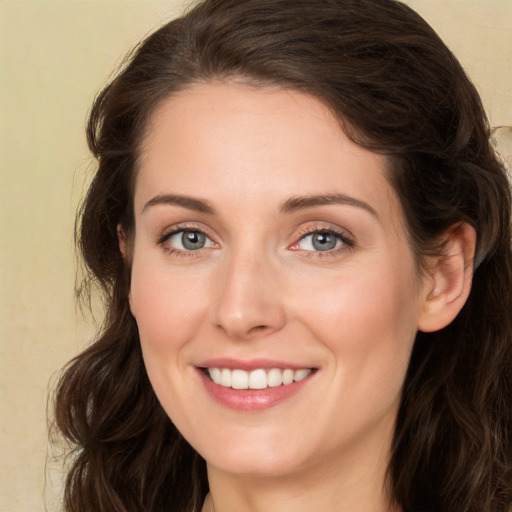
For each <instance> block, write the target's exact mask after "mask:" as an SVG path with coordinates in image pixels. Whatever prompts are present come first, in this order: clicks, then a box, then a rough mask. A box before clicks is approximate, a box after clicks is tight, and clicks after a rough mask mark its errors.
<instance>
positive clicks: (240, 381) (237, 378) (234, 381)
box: [231, 370, 249, 389]
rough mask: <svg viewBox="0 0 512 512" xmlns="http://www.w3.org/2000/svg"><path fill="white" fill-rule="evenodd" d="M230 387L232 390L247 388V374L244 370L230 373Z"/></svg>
mask: <svg viewBox="0 0 512 512" xmlns="http://www.w3.org/2000/svg"><path fill="white" fill-rule="evenodd" d="M231 387H232V388H233V389H247V388H248V387H249V374H248V373H247V372H244V370H233V371H232V372H231Z"/></svg>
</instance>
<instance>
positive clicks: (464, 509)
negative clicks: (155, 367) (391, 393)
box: [55, 0, 512, 512]
mask: <svg viewBox="0 0 512 512" xmlns="http://www.w3.org/2000/svg"><path fill="white" fill-rule="evenodd" d="M214 79H220V80H226V79H235V80H238V81H245V82H248V83H251V84H252V85H256V86H265V85H274V86H275V85H277V86H279V87H282V88H291V89H294V90H297V91H301V92H303V93H305V94H310V95H313V96H315V97H317V98H319V99H320V100H321V101H323V102H324V103H325V104H326V105H327V106H328V107H330V109H331V110H332V111H333V113H334V114H335V115H336V116H337V117H338V119H339V120H340V123H341V126H342V127H343V130H344V131H345V132H346V133H347V135H348V136H349V137H350V138H351V139H352V140H353V141H355V142H356V143H358V144H360V145H362V146H364V147H366V148H368V149H370V150H372V151H375V152H378V153H381V154H384V155H386V156H387V160H388V167H389V169H388V170H389V179H390V182H391V184H392V185H393V187H394V189H395V191H396V193H397V195H398V197H399V198H400V201H401V204H402V207H403V211H404V212H405V217H406V222H407V228H408V234H409V238H410V243H411V246H412V247H413V249H414V252H415V254H416V255H417V260H418V262H419V268H421V262H422V260H423V257H424V256H425V255H426V254H430V253H432V252H436V251H438V250H439V247H437V241H438V240H439V237H440V235H441V234H442V233H444V232H445V231H446V230H447V229H448V228H449V227H451V226H453V225H454V224H456V223H460V222H467V223H469V224H470V225H471V226H473V227H474V228H475V230H476V232H477V236H478V243H477V256H476V261H475V273H474V279H473V286H472V291H471V294H470V296H469V299H468V301H467V303H466V305H465V307H464V308H463V310H462V311H461V313H460V314H459V315H458V317H457V318H456V319H455V320H454V321H453V322H452V323H451V324H450V325H449V326H448V327H446V328H445V329H443V330H441V331H438V332H434V333H428V334H426V333H418V335H417V339H416V342H415V346H414V350H413V354H412V359H411V362H410V367H409V370H408V374H407V377H406V381H405V383H404V390H403V398H402V404H401V408H400V411H399V414H398V418H397V424H396V431H395V437H394V443H393V451H392V457H391V461H390V464H389V471H388V474H389V486H390V494H391V496H392V499H393V500H394V501H395V502H396V503H398V504H399V505H401V506H402V507H403V508H404V510H407V511H415V512H416V511H424V510H431V511H436V512H443V511H445V512H472V511H475V512H476V511H481V512H483V511H486V512H488V511H492V512H500V511H503V512H504V511H506V510H508V508H509V507H510V506H511V504H512V436H511V427H512V257H511V249H510V237H511V229H510V217H511V210H510V191H509V186H508V182H507V178H506V175H505V172H504V170H503V168H502V166H501V165H500V163H499V162H498V161H497V159H496V157H495V154H494V152H493V150H492V148H491V146H490V144H489V127H488V125H487V120H486V116H485V113H484V111H483V108H482V105H481V102H480V99H479V97H478V94H477V92H476V90H475V88H474V86H473V85H472V84H471V82H470V80H469V79H468V78H467V76H466V75H465V73H464V71H463V70H462V68H461V66H460V64H459V63H458V62H457V60H456V59H455V57H454V56H453V55H452V53H451V52H450V51H449V50H448V49H447V47H446V46H445V45H444V44H443V42H442V41H441V40H440V39H439V37H438V36H437V35H436V33H435V32H434V31H433V30H432V29H431V28H430V27H429V26H428V25H427V23H426V22H425V21H424V20H423V19H422V18H421V17H420V16H418V15H417V14H416V13H415V12H414V11H412V10H411V9H410V8H408V7H407V6H405V5H403V4H402V3H400V2H397V1H394V0H206V1H204V2H201V3H200V4H198V5H197V6H196V7H195V8H193V9H192V10H191V11H190V12H188V14H186V15H185V16H184V17H182V18H179V19H176V20H174V21H172V22H170V23H168V24H167V25H165V26H164V27H162V28H161V29H159V30H158V31H156V32H155V33H154V34H152V35H150V36H149V37H148V38H147V39H146V40H145V41H143V42H142V43H141V45H140V46H139V47H138V48H137V49H136V50H135V51H134V53H133V55H132V56H131V58H130V59H129V61H128V63H127V64H126V66H125V67H124V69H123V70H122V71H121V72H120V74H119V75H118V76H117V77H116V78H115V79H114V80H113V81H112V82H111V83H110V84H109V85H108V86H107V87H106V88H105V89H104V90H103V91H102V92H101V94H100V95H99V96H98V97H97V99H96V101H95V103H94V105H93V107H92V111H91V114H90V119H89V124H88V129H87V136H88V142H89V146H90V149H91V151H92V153H93V154H94V156H95V157H96V159H97V162H98V167H97V173H96V175H95V178H94V180H93V182H92V185H91V187H90V189H89V192H88V194H87V197H86V198H85V201H84V203H83V206H82V209H81V211H80V212H79V217H78V220H79V222H78V224H77V240H78V246H79V248H80V251H81V253H82V256H83V259H84V262H85V265H86V267H87V269H88V272H89V275H90V279H91V280H94V281H96V282H97V283H98V284H99V285H100V286H101V287H102V289H103V291H104V293H105V298H106V311H107V312H106V317H105V321H104V325H103V328H102V329H101V332H100V333H99V334H98V337H97V339H96V340H95V342H94V343H93V344H92V345H91V346H90V347H89V348H88V349H87V350H85V351H84V352H83V353H82V354H80V355H79V356H77V357H76V358H75V359H74V360H73V361H71V362H70V364H69V365H68V366H67V368H66V369H65V371H64V372H63V374H62V377H61V380H60V383H59V386H58V389H57V393H56V398H55V401H56V403H55V407H56V409H55V410H56V424H57V427H58V429H60V431H61V433H62V434H63V436H64V437H65V438H66V439H67V440H68V442H70V443H71V445H73V446H74V448H75V453H74V458H73V463H72V466H71V467H70V469H69V473H68V477H67V482H66V488H65V507H66V510H67V511H73V512H75V511H95V512H100V511H105V512H106V511H108V512H112V511H148V512H149V511H151V512H160V511H161V512H163V511H165V510H167V511H169V510H172V511H183V512H185V511H187V512H188V511H198V510H200V508H201V504H202V502H203V499H204V497H205V495H206V493H207V491H208V483H207V479H206V471H205V462H204V461H203V460H202V459H201V457H200V456H199V455H198V454H197V453H196V452H195V451H194V450H193V449H192V448H191V447H190V446H189V445H188V443H187V442H186V441H185V440H184V439H183V438H182V436H181V435H180V433H179V432H178V431H177V430H176V429H175V427H174V426H173V424H172V422H171V420H170V419H169V418H168V417H167V416H166V414H165V413H164V411H163V410H162V408H161V406H160V405H159V403H158V401H157V399H156V397H155V395H154V393H153V391H152V389H151V386H150V383H149V381H148V378H147V375H146V372H145V369H144V365H143V361H142V356H141V350H140V346H139V339H138V333H137V326H136V323H135V321H134V319H133V317H132V316H131V314H130V311H129V305H128V300H127V295H128V288H129V278H130V277H129V275H130V269H129V265H126V264H125V262H124V261H123V259H122V257H121V254H120V251H119V246H118V236H117V227H118V225H121V226H123V228H124V232H125V233H126V234H127V235H128V236H129V235H130V233H133V227H134V220H133V205H132V198H133V183H134V174H135V172H136V168H137V156H138V149H139V146H140V143H141V138H142V136H143V132H144V128H145V126H146V123H147V120H148V118H149V116H150V115H151V114H152V112H154V110H155V109H156V108H157V106H158V105H159V103H160V102H161V101H162V100H163V99H165V98H167V97H169V95H171V94H173V93H174V92H176V91H177V90H180V89H183V88H186V87H187V86H189V85H191V84H193V83H197V82H207V81H211V80H214Z"/></svg>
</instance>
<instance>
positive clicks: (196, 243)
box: [167, 229, 213, 251]
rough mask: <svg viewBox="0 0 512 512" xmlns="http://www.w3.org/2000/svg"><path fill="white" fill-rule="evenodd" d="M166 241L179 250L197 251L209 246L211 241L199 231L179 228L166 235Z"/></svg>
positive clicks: (211, 243)
mask: <svg viewBox="0 0 512 512" xmlns="http://www.w3.org/2000/svg"><path fill="white" fill-rule="evenodd" d="M167 243H168V244H169V245H170V246H172V247H173V248H174V249H178V250H180V251H197V250H199V249H204V248H205V247H211V246H212V245H213V242H212V241H211V240H210V239H209V238H208V237H207V236H206V235H205V234H204V233H202V232H201V231H188V230H183V229H182V230H180V231H176V232H174V233H171V234H170V235H169V236H168V237H167Z"/></svg>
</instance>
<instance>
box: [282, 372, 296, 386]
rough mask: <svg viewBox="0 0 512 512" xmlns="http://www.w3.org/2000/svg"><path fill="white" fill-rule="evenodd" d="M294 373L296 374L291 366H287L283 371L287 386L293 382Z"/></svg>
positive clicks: (284, 382) (284, 381)
mask: <svg viewBox="0 0 512 512" xmlns="http://www.w3.org/2000/svg"><path fill="white" fill-rule="evenodd" d="M293 374H294V371H293V370H290V369H289V368H287V369H286V370H285V371H284V372H283V384H284V385H285V386H287V385H288V384H291V383H292V382H293Z"/></svg>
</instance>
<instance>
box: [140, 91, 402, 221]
mask: <svg viewBox="0 0 512 512" xmlns="http://www.w3.org/2000/svg"><path fill="white" fill-rule="evenodd" d="M169 192H172V193H183V194H187V195H190V194H194V195H198V196H201V197H207V196H209V197H212V199H213V200H214V201H215V200H218V201H220V202H224V203H225V202H226V201H227V202H233V201H237V200H239V199H240V198H242V199H243V201H244V202H245V205H246V206H247V207H249V206H250V205H251V200H252V199H254V200H255V201H256V200H261V199H265V202H266V203H268V204H270V203H272V202H282V201H284V200H286V199H287V198H288V197H291V196H294V195H304V194H329V193H343V194H348V195H352V196H354V197H356V198H357V197H360V198H361V199H362V200H364V201H366V202H370V203H374V204H375V205H376V208H375V209H389V208H390V207H392V206H393V205H395V203H396V197H395V194H394V192H393V190H392V189H391V187H390V186H389V183H388V180H387V179H386V159H385V157H383V156H382V155H377V154H375V153H372V152H371V151H368V150H366V149H364V148H362V147H360V146H358V145H356V144H355V143H353V142H352V141H350V140H349V139H348V137H347V136H346V135H345V133H344V132H343V130H342V129H341V126H340V123H339V121H338V120H337V119H336V118H335V117H334V115H333V114H332V113H331V111H330V110H329V109H328V108H327V107H326V106H325V105H324V104H323V103H322V102H320V101H319V100H317V99H315V98H313V97H311V96H307V95H304V94H302V93H299V92H296V91H290V90H282V89H277V88H255V87H251V86H247V85H240V84H235V83H209V84H199V85H194V86H192V87H190V88H188V89H186V90H184V91H181V92H179V93H177V94H175V95H172V96H170V97H169V98H167V99H166V100H165V101H164V102H163V103H162V104H161V105H160V106H159V107H158V108H157V109H156V110H155V112H154V113H153V115H152V116H151V118H150V121H149V123H148V126H147V130H146V133H145V137H144V140H143V144H142V150H141V155H140V159H139V170H138V178H137V183H136V191H135V196H136V204H137V203H139V206H140V203H141V202H142V201H143V200H146V201H147V200H148V199H150V197H151V195H156V194H162V193H169ZM361 196H362V197H361ZM396 213H397V212H396V210H395V209H394V208H393V214H396Z"/></svg>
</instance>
